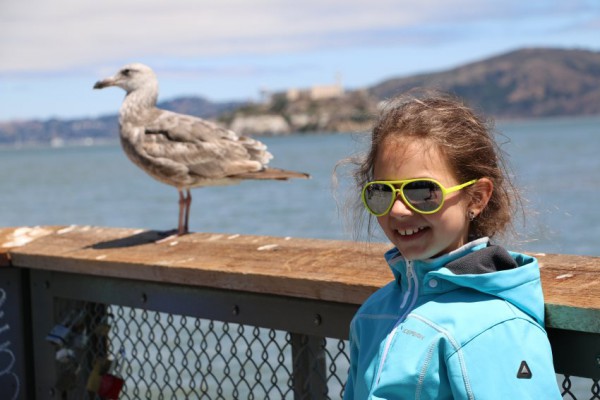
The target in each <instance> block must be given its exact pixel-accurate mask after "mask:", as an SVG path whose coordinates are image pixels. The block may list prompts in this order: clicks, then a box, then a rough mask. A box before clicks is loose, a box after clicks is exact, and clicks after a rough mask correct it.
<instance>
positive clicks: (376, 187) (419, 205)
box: [362, 178, 477, 217]
mask: <svg viewBox="0 0 600 400" xmlns="http://www.w3.org/2000/svg"><path fill="white" fill-rule="evenodd" d="M475 182H477V179H473V180H472V181H469V182H466V183H463V184H462V185H456V186H452V187H450V188H445V187H444V186H443V185H442V184H441V183H439V182H438V181H436V180H435V179H429V178H417V179H404V180H401V181H373V182H369V183H367V184H366V185H365V187H364V188H363V191H362V200H363V203H364V204H365V207H367V210H368V211H369V212H370V213H371V214H373V215H374V216H376V217H381V216H382V215H385V214H387V213H388V212H390V210H391V209H392V206H393V205H394V203H395V202H396V199H397V198H398V193H400V196H401V197H402V200H404V204H406V205H407V206H408V207H409V208H410V209H411V210H413V211H415V212H417V213H419V214H434V213H436V212H438V211H439V210H440V209H441V208H442V206H443V205H444V199H445V198H446V195H448V194H449V193H452V192H456V191H459V190H460V189H462V188H465V187H467V186H470V185H472V184H474V183H475ZM398 185H400V187H399V188H397V186H398Z"/></svg>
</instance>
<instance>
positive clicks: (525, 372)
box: [517, 360, 533, 379]
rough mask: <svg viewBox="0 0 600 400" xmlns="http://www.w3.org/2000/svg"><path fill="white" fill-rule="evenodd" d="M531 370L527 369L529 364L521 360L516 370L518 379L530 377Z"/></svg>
mask: <svg viewBox="0 0 600 400" xmlns="http://www.w3.org/2000/svg"><path fill="white" fill-rule="evenodd" d="M532 376H533V375H532V373H531V370H530V369H529V365H527V362H525V360H523V361H521V365H520V366H519V371H518V372H517V378H518V379H531V377H532Z"/></svg>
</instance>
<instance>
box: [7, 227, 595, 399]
mask: <svg viewBox="0 0 600 400" xmlns="http://www.w3.org/2000/svg"><path fill="white" fill-rule="evenodd" d="M157 239H159V236H158V234H157V233H156V232H153V231H142V230H133V229H116V228H101V227H83V226H69V227H47V226H46V227H35V228H28V227H19V228H0V279H1V280H0V289H1V291H0V393H18V397H15V398H27V399H29V398H37V399H40V398H60V396H59V394H58V392H57V390H56V388H55V385H56V379H57V377H56V373H57V372H56V367H55V366H54V364H55V361H54V360H55V354H54V352H53V350H52V349H51V348H50V346H48V343H45V342H44V337H45V335H46V334H47V333H48V331H49V330H51V329H52V327H53V326H54V325H55V324H56V323H57V321H56V319H57V318H58V317H57V316H58V310H57V308H56V306H55V301H54V300H55V299H57V298H67V299H71V300H74V301H87V302H93V303H102V304H121V305H124V306H127V307H137V308H140V309H150V310H156V311H159V312H169V313H175V314H178V315H192V316H196V317H200V318H211V319H215V320H219V321H226V322H235V323H239V324H249V325H253V326H264V327H267V328H272V329H279V330H283V331H286V332H291V333H292V335H294V334H301V335H305V336H306V337H308V338H309V339H310V338H321V337H329V338H336V339H341V340H344V339H346V338H347V331H348V324H349V321H350V319H351V318H352V315H353V314H354V312H355V311H356V309H357V308H358V306H359V305H360V304H361V303H362V302H363V301H364V300H365V299H366V298H367V297H368V296H369V295H370V294H372V293H373V292H374V291H375V290H377V289H379V288H380V287H381V286H383V285H385V284H387V283H388V282H389V281H390V280H391V279H392V274H391V272H390V270H389V268H388V266H387V265H386V264H385V262H384V260H383V257H382V254H383V252H384V251H385V250H386V249H387V248H388V247H389V246H387V245H385V244H380V243H371V244H367V243H355V242H346V241H330V240H314V239H298V238H280V237H265V236H246V235H243V236H242V235H236V234H210V233H193V234H189V235H186V236H183V237H177V238H172V239H169V240H165V241H162V242H156V240H157ZM534 255H535V256H536V257H537V258H538V259H539V261H540V266H541V275H542V284H543V289H544V295H545V300H546V324H547V328H548V332H549V336H550V339H551V343H552V346H553V354H554V358H555V367H556V369H557V372H559V373H561V374H566V375H573V376H581V377H586V378H591V379H594V380H595V381H596V384H595V385H596V386H597V380H598V379H599V378H600V258H598V257H584V256H574V255H554V254H534ZM190 289H194V290H192V291H190ZM207 293H208V294H207ZM209 294H210V296H209ZM207 296H209V297H210V300H206V301H207V304H210V307H204V308H203V310H202V311H198V310H196V309H195V308H192V307H190V306H189V304H187V302H189V301H192V302H195V303H196V304H202V302H203V301H205V300H203V299H207V298H208V297H207ZM115 299H118V301H115ZM282 312H283V313H284V314H282ZM290 313H293V318H290ZM296 339H298V337H293V338H292V341H293V340H296ZM311 340H312V339H311ZM309 342H310V340H309ZM3 354H4V355H7V354H8V355H9V356H7V357H5V358H2V355H3ZM6 358H8V361H7V362H4V361H2V360H3V359H6ZM3 362H4V365H3V364H2V363H3ZM294 365H295V364H294ZM305 372H306V371H305ZM343 373H345V371H344V372H343ZM343 373H340V374H341V375H343ZM298 374H300V372H299V371H296V365H295V366H294V375H298ZM2 385H8V386H7V387H6V388H3V387H2ZM295 385H296V384H295ZM301 386H302V385H296V388H295V389H294V392H293V393H294V395H295V397H296V398H302V395H299V394H298V391H299V390H301ZM305 386H306V385H305ZM309 386H310V385H309ZM590 386H591V385H590ZM312 387H313V389H312V390H314V387H315V385H312ZM11 388H12V389H11ZM11 390H12V391H11ZM592 390H594V389H592ZM15 396H17V395H16V394H15ZM64 396H66V395H63V397H64ZM310 397H315V396H312V395H311V396H310ZM317 397H318V396H317ZM325 397H328V396H325ZM329 397H330V398H336V396H333V395H329ZM8 398H9V399H10V398H11V397H10V396H9V397H8Z"/></svg>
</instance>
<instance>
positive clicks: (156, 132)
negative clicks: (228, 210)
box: [143, 110, 272, 178]
mask: <svg viewBox="0 0 600 400" xmlns="http://www.w3.org/2000/svg"><path fill="white" fill-rule="evenodd" d="M158 111H160V112H159V113H157V114H156V117H155V118H154V119H152V120H150V121H147V122H146V124H145V135H144V139H143V148H144V150H145V152H146V153H147V154H148V155H149V156H151V157H155V158H166V159H169V160H172V161H173V162H177V163H180V164H182V165H185V166H186V167H187V168H188V169H189V170H190V171H191V172H193V173H195V174H197V175H199V176H202V177H206V178H222V177H225V176H229V175H235V174H241V173H247V172H254V171H259V170H261V169H263V168H264V166H265V165H266V164H267V163H268V161H269V160H270V159H271V158H272V155H271V154H270V153H269V152H268V151H267V150H266V146H265V145H264V144H263V143H261V142H259V141H257V140H254V139H251V138H247V137H241V138H240V137H238V136H237V135H236V134H235V133H234V132H232V131H229V130H227V129H224V128H221V127H219V126H217V125H216V124H213V123H212V122H209V121H205V120H203V119H201V118H196V117H191V116H186V115H181V114H176V113H172V112H169V111H163V110H158Z"/></svg>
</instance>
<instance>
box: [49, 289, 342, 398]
mask: <svg viewBox="0 0 600 400" xmlns="http://www.w3.org/2000/svg"><path fill="white" fill-rule="evenodd" d="M65 304H70V306H71V307H73V302H66V301H65ZM57 309H62V310H63V311H62V312H61V313H60V314H61V315H60V316H59V317H58V319H57V321H62V322H60V323H59V324H58V325H57V326H64V327H66V328H67V329H68V330H69V331H70V333H68V334H65V335H63V339H64V340H61V339H55V340H52V338H51V337H50V336H52V335H49V337H48V338H47V339H48V340H49V341H51V342H52V343H54V345H55V347H56V349H57V367H58V369H57V370H58V377H57V384H56V385H55V387H56V388H57V389H58V390H60V391H61V392H63V393H65V396H66V397H67V398H69V399H71V398H72V399H102V398H111V397H110V396H111V395H112V394H114V393H116V392H119V399H227V400H229V399H313V398H318V399H340V398H342V396H343V390H344V382H345V380H346V376H347V373H348V366H349V358H348V353H347V341H344V340H339V339H328V338H317V337H311V336H307V335H298V334H293V333H290V332H285V331H280V330H274V329H266V328H260V327H256V326H250V325H242V324H236V323H228V322H220V321H213V320H207V319H201V318H195V317H186V316H179V315H173V314H167V313H161V312H154V311H148V310H144V309H138V308H131V307H123V306H117V305H105V304H97V303H79V304H77V310H74V309H73V308H71V309H70V310H67V309H65V307H64V305H63V306H62V307H61V306H59V307H57ZM59 330H61V329H59ZM53 331H56V327H55V328H54V329H53ZM121 385H122V387H121Z"/></svg>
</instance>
